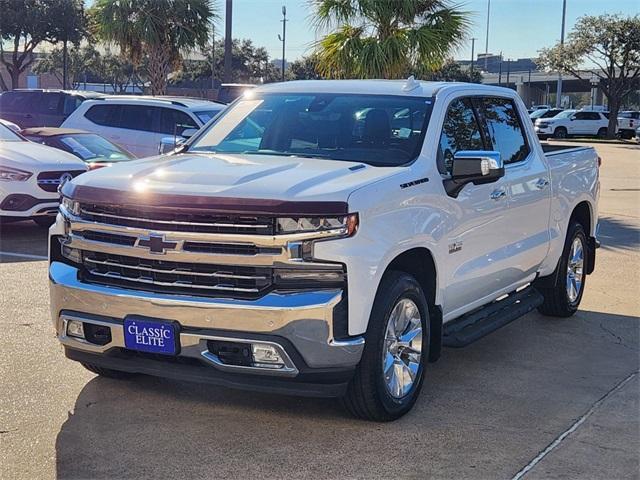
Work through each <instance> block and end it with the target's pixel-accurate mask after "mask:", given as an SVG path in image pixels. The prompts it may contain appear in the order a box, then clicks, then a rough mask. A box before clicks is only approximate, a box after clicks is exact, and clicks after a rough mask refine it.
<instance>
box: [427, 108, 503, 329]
mask: <svg viewBox="0 0 640 480" xmlns="http://www.w3.org/2000/svg"><path fill="white" fill-rule="evenodd" d="M474 102H475V100H474V99H472V98H471V97H460V98H456V99H454V100H452V101H451V103H449V105H448V106H447V112H446V116H445V119H444V123H443V127H442V132H441V135H440V142H439V146H438V154H437V159H438V169H439V170H440V172H441V173H442V174H443V175H450V173H451V163H452V160H453V157H454V155H455V154H456V152H458V151H462V150H491V149H492V148H493V147H492V146H491V145H490V144H489V143H488V142H489V139H488V138H487V135H486V134H485V131H484V129H483V128H481V126H480V125H481V124H480V121H479V117H478V113H477V111H476V109H475V107H474ZM507 185H508V183H507V180H506V179H505V178H501V179H499V180H498V181H497V182H494V183H489V184H485V185H473V184H468V185H465V187H464V189H463V190H462V191H461V192H460V193H459V194H458V196H457V197H456V198H454V197H452V196H447V195H446V194H444V195H445V197H444V198H445V201H446V202H448V204H449V205H447V210H448V211H452V212H456V213H455V219H454V220H453V224H454V227H453V228H452V230H451V231H450V232H449V235H448V238H446V242H447V248H448V251H449V255H448V257H447V261H446V262H445V264H446V265H445V268H446V269H447V277H448V280H447V281H446V282H444V283H445V284H446V285H447V286H446V289H445V295H444V296H445V298H444V309H445V312H444V313H445V315H447V316H449V317H455V316H458V315H460V314H462V313H465V312H467V311H469V310H471V309H473V308H475V307H476V306H480V305H482V304H484V303H487V302H489V301H491V300H493V299H494V298H495V296H496V292H499V291H500V290H502V289H504V288H505V287H506V286H507V281H508V280H507V278H506V276H505V271H507V270H509V268H510V260H509V258H508V257H505V255H504V251H505V247H506V246H507V245H508V243H509V242H510V240H509V239H508V238H507V237H506V236H505V235H503V233H502V232H504V231H505V229H506V228H507V225H506V223H507V221H508V215H507V213H508V201H507Z"/></svg>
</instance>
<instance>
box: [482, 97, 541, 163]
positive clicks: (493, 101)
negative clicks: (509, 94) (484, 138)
mask: <svg viewBox="0 0 640 480" xmlns="http://www.w3.org/2000/svg"><path fill="white" fill-rule="evenodd" d="M476 101H477V108H478V112H479V114H480V116H481V117H482V119H483V121H484V123H485V125H486V132H487V135H488V137H489V138H488V140H489V143H490V144H491V145H492V147H491V148H489V150H495V151H497V152H500V156H501V157H502V161H503V162H504V164H505V165H508V164H510V163H517V162H521V161H522V160H524V159H525V158H527V156H528V155H529V152H530V151H531V149H530V148H529V145H528V143H527V138H526V136H525V133H524V128H523V127H522V123H521V121H520V116H519V115H518V110H517V108H516V106H515V104H514V103H513V100H510V99H508V98H498V97H482V98H479V99H477V100H476Z"/></svg>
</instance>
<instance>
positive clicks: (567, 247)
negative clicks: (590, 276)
mask: <svg viewBox="0 0 640 480" xmlns="http://www.w3.org/2000/svg"><path fill="white" fill-rule="evenodd" d="M575 242H580V243H581V248H582V267H581V276H580V282H579V286H578V287H577V293H576V294H575V297H573V296H572V295H570V287H569V284H570V282H572V280H571V279H570V276H571V274H570V273H569V260H570V258H571V257H572V253H574V252H573V246H574V243H575ZM587 245H588V243H587V235H586V233H585V231H584V227H583V226H582V225H581V224H580V223H578V222H575V221H573V222H572V223H571V224H570V225H569V231H568V232H567V238H566V240H565V243H564V249H563V250H562V258H560V262H559V263H558V267H557V268H558V276H557V278H558V282H557V283H558V285H556V286H554V287H550V288H540V289H539V291H540V293H541V294H542V296H543V297H544V302H543V304H542V305H540V306H539V307H538V311H539V312H540V313H542V314H543V315H547V316H551V317H570V316H571V315H573V314H574V313H576V311H577V310H578V307H579V306H580V301H581V300H582V295H583V293H584V287H585V280H586V278H587V275H586V274H585V273H584V271H585V267H586V262H587V248H588V246H587ZM574 256H575V255H574ZM576 279H577V276H576V275H575V274H574V275H573V280H574V281H575V280H576ZM573 285H574V287H575V286H576V285H578V282H577V281H575V282H574V283H573Z"/></svg>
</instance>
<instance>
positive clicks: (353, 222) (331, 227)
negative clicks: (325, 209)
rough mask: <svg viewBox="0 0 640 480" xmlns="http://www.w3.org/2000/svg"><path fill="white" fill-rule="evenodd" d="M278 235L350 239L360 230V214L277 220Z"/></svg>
mask: <svg viewBox="0 0 640 480" xmlns="http://www.w3.org/2000/svg"><path fill="white" fill-rule="evenodd" d="M277 226H278V233H280V234H287V233H311V232H317V233H330V236H334V235H335V236H339V237H350V236H352V235H353V234H354V233H356V231H357V230H358V214H357V213H351V214H349V215H343V216H339V217H284V218H278V220H277Z"/></svg>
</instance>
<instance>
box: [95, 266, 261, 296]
mask: <svg viewBox="0 0 640 480" xmlns="http://www.w3.org/2000/svg"><path fill="white" fill-rule="evenodd" d="M89 273H90V274H91V275H95V276H98V277H104V278H112V279H115V280H124V281H127V282H135V283H144V284H147V285H158V286H161V287H176V288H193V289H196V290H197V289H204V290H214V291H215V290H217V291H225V292H239V293H259V292H260V290H259V289H257V288H241V287H227V286H224V285H200V284H193V283H187V282H160V281H157V280H153V279H150V278H141V277H129V276H127V275H122V274H119V273H115V272H106V273H103V272H98V271H97V270H89Z"/></svg>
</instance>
